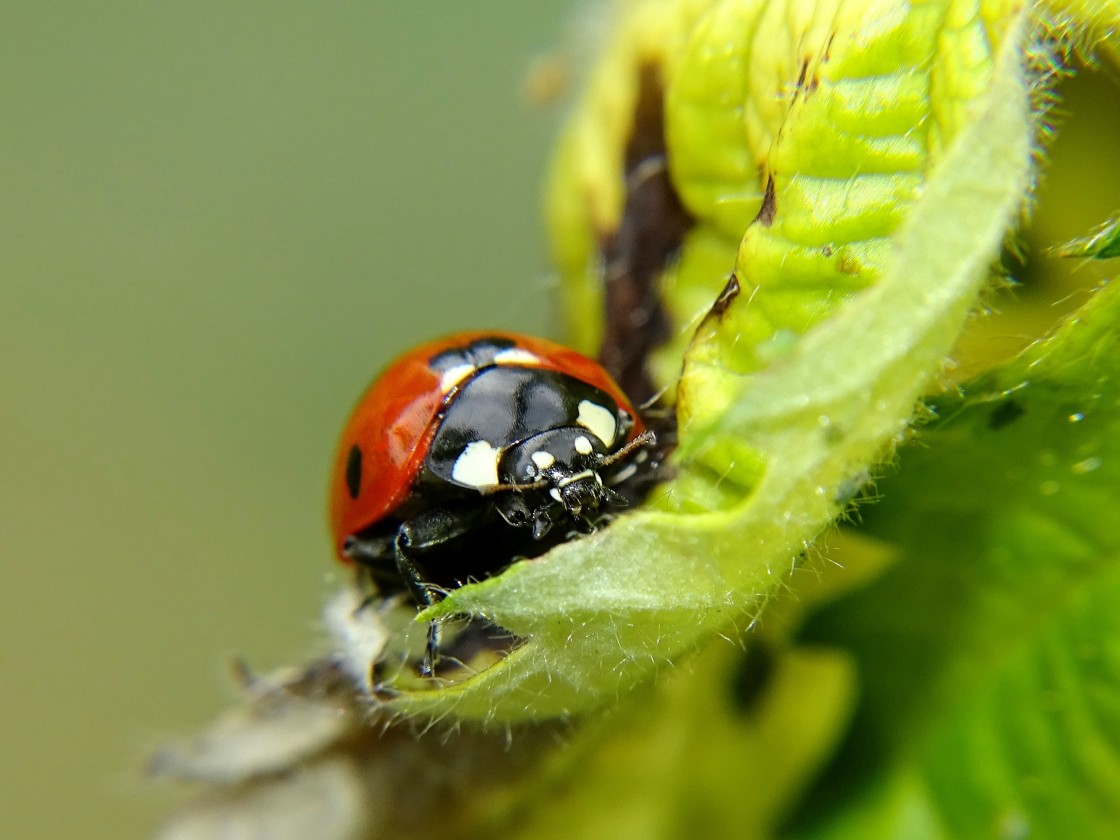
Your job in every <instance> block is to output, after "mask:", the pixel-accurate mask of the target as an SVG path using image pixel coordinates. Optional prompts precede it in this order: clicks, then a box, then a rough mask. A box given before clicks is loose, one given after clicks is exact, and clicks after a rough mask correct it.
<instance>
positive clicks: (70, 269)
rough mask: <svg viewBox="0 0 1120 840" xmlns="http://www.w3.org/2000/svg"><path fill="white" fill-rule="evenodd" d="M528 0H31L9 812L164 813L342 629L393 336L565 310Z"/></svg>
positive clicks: (9, 286)
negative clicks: (329, 478) (152, 766)
mask: <svg viewBox="0 0 1120 840" xmlns="http://www.w3.org/2000/svg"><path fill="white" fill-rule="evenodd" d="M571 14H572V6H571V4H570V3H569V2H567V0H555V2H553V1H551V0H550V2H544V3H542V2H536V3H525V4H516V3H514V4H510V3H494V2H490V3H485V2H484V3H477V2H476V3H470V4H446V3H445V4H438V6H433V5H432V4H422V3H415V4H388V3H373V2H368V0H367V2H320V3H294V2H276V0H270V2H260V1H259V0H256V1H255V2H240V3H226V2H221V3H219V2H211V1H210V0H204V1H201V2H192V3H176V4H170V3H160V4H157V3H120V2H106V3H96V4H92V3H91V4H80V3H51V2H6V3H4V4H2V5H0V78H2V79H3V82H2V83H0V90H2V92H0V103H2V109H0V113H2V119H3V123H2V126H0V173H2V175H0V190H2V198H0V231H2V233H0V236H2V239H3V243H2V246H0V348H2V349H0V382H2V392H0V474H2V475H3V480H2V482H0V554H2V558H3V559H2V562H3V566H2V568H3V586H0V615H2V616H3V626H2V629H3V632H2V641H0V645H2V650H3V680H4V685H5V689H6V690H5V691H4V692H3V695H2V698H0V719H2V720H3V722H4V724H3V730H4V735H3V750H2V757H0V776H2V782H0V785H2V788H3V790H4V801H5V805H4V807H2V808H0V837H4V838H31V837H52V838H53V837H71V836H80V837H87V838H96V837H113V838H120V837H131V836H144V835H145V834H147V833H148V831H149V830H150V829H149V827H150V826H151V825H153V824H154V822H155V820H156V819H157V816H158V814H159V813H160V812H161V810H162V809H164V808H165V807H166V802H167V799H168V796H167V794H166V793H160V792H159V790H158V789H157V790H156V792H155V793H153V791H152V789H151V787H150V786H149V785H147V783H145V782H144V781H143V779H142V775H141V773H140V770H139V768H140V766H141V765H142V762H143V760H144V758H145V756H146V754H147V753H148V752H149V751H150V749H151V747H152V746H153V745H154V744H155V743H156V742H157V741H159V740H160V739H161V738H162V737H164V736H166V735H168V734H171V733H176V732H182V731H189V730H190V729H191V728H192V727H195V726H198V725H200V724H202V723H203V722H205V721H207V720H208V719H209V718H210V717H211V716H212V715H213V714H214V713H216V712H217V711H218V710H219V709H221V708H222V707H223V706H224V705H226V703H227V702H228V700H229V698H230V697H231V696H232V690H231V689H230V688H229V684H228V681H227V679H226V675H225V662H226V660H227V658H228V657H229V656H230V655H233V654H244V655H245V656H246V657H247V658H248V659H249V661H250V662H251V663H252V664H254V665H256V666H257V667H259V668H262V669H268V668H271V667H274V666H276V665H280V664H284V663H289V662H294V661H298V660H301V659H303V658H305V657H306V656H307V655H308V654H310V653H311V652H312V651H314V650H317V649H318V647H319V645H320V643H321V634H320V632H319V630H318V628H317V627H316V621H317V616H318V611H319V607H320V604H321V602H322V600H323V597H324V595H325V594H326V593H327V592H328V591H330V590H331V587H332V586H333V585H335V584H337V583H338V582H339V580H340V579H341V577H340V576H338V575H336V574H335V571H334V566H333V563H332V558H331V553H330V548H329V544H328V540H327V537H326V531H325V521H324V520H325V510H324V508H325V500H324V499H325V488H324V485H325V481H326V471H327V468H328V466H329V464H328V462H329V460H330V457H331V455H332V451H333V447H334V443H335V435H336V433H337V432H338V431H339V429H340V427H341V424H342V422H343V420H344V419H345V415H346V414H347V412H348V411H349V409H350V406H351V404H352V402H353V401H354V400H355V399H356V398H357V396H358V394H359V392H360V391H361V389H362V388H363V387H364V386H365V384H366V383H367V381H368V380H369V378H370V377H371V376H372V375H373V374H374V372H375V371H376V370H377V368H378V367H379V366H380V365H381V364H383V363H384V362H385V361H387V359H388V357H389V356H390V355H391V354H393V353H395V352H397V351H399V350H401V349H403V348H405V347H407V346H408V345H409V344H411V343H413V342H414V341H416V340H418V339H420V338H424V337H429V336H432V335H434V334H439V333H441V332H444V331H448V330H452V329H459V328H465V327H470V326H501V327H508V328H516V329H522V330H528V331H541V330H545V329H546V328H547V324H548V322H549V310H548V306H549V303H548V302H549V289H548V285H549V279H548V274H547V260H546V254H545V249H544V245H543V234H542V224H541V222H540V213H539V212H538V208H539V206H540V184H541V181H542V180H543V175H544V168H545V161H546V159H547V154H548V148H549V145H550V143H551V139H552V137H553V136H554V134H555V131H556V126H557V124H558V122H559V120H560V116H561V114H560V113H558V112H554V113H547V114H542V113H540V112H535V111H534V110H533V109H531V108H529V107H527V106H526V105H525V104H523V100H522V97H521V96H520V86H521V85H522V82H523V80H524V77H525V73H526V70H527V68H528V67H529V65H530V64H531V62H532V60H533V59H534V58H535V57H536V56H538V55H539V54H540V53H541V52H542V51H545V50H547V49H548V48H550V47H551V46H553V45H554V44H556V43H558V42H559V41H562V40H563V38H564V33H565V32H570V30H571V23H572V21H571Z"/></svg>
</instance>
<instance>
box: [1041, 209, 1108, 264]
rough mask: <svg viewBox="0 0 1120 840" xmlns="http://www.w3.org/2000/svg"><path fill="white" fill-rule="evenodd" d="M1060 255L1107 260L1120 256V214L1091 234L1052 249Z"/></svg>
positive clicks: (1055, 253)
mask: <svg viewBox="0 0 1120 840" xmlns="http://www.w3.org/2000/svg"><path fill="white" fill-rule="evenodd" d="M1052 253H1053V254H1054V255H1056V256H1059V257H1088V258H1090V259H1097V260H1107V259H1111V258H1112V257H1120V216H1115V217H1113V218H1111V219H1109V220H1108V221H1107V222H1105V223H1104V224H1103V225H1101V226H1100V228H1099V229H1097V230H1096V231H1094V232H1093V233H1092V234H1090V235H1089V236H1085V237H1082V238H1080V239H1074V240H1073V241H1072V242H1067V243H1066V244H1064V245H1061V246H1059V247H1057V248H1054V249H1053V250H1052Z"/></svg>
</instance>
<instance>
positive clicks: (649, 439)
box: [598, 429, 657, 467]
mask: <svg viewBox="0 0 1120 840" xmlns="http://www.w3.org/2000/svg"><path fill="white" fill-rule="evenodd" d="M656 443H657V435H655V434H654V433H653V432H651V431H650V430H649V429H646V430H645V431H644V432H642V433H641V434H640V435H638V436H637V437H636V438H634V439H633V440H632V441H630V442H629V443H628V444H626V445H625V446H624V447H622V448H621V449H619V450H618V451H617V452H612V453H611V454H610V455H605V456H603V458H602V459H601V460H600V461H599V464H598V466H599V467H609V466H610V465H611V464H616V463H618V462H619V461H621V460H623V459H624V458H626V457H628V456H629V455H630V453H631V452H633V451H634V450H635V449H640V448H642V447H643V446H653V445H655V444H656Z"/></svg>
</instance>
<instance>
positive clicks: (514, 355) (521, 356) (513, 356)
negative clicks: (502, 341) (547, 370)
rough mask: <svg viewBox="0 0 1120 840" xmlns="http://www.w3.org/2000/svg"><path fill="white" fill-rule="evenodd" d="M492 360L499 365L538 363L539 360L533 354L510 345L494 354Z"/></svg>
mask: <svg viewBox="0 0 1120 840" xmlns="http://www.w3.org/2000/svg"><path fill="white" fill-rule="evenodd" d="M494 361H495V363H497V364H499V365H538V364H540V362H541V360H540V359H539V358H537V357H536V356H535V355H533V354H532V353H530V352H529V351H528V350H522V349H521V348H520V347H511V348H509V349H508V350H503V351H502V352H500V353H496V354H494Z"/></svg>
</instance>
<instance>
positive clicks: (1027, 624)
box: [794, 283, 1120, 840]
mask: <svg viewBox="0 0 1120 840" xmlns="http://www.w3.org/2000/svg"><path fill="white" fill-rule="evenodd" d="M1118 324H1120V285H1118V284H1115V283H1114V284H1112V285H1110V286H1109V287H1108V288H1107V289H1106V290H1105V291H1103V292H1100V293H1098V295H1097V296H1096V297H1095V299H1094V300H1092V301H1091V303H1090V304H1089V305H1087V306H1086V307H1084V308H1083V309H1082V310H1081V311H1080V312H1079V313H1078V315H1077V317H1076V319H1075V320H1074V321H1072V322H1070V323H1069V324H1067V325H1066V326H1065V327H1064V329H1063V330H1061V331H1060V332H1059V333H1058V334H1057V335H1056V336H1055V337H1054V338H1052V339H1050V340H1049V341H1047V342H1045V343H1042V344H1039V345H1036V346H1035V347H1034V348H1032V349H1031V350H1029V351H1028V352H1027V353H1026V354H1025V355H1024V356H1023V357H1022V358H1020V359H1019V360H1017V361H1015V362H1014V363H1012V364H1011V365H1009V366H1008V367H1007V368H1006V369H1005V370H1002V371H1000V372H998V373H997V374H994V375H991V376H988V377H985V378H983V379H981V380H980V381H977V382H974V383H971V384H970V385H968V386H967V387H966V388H965V389H964V393H963V395H953V396H949V397H945V398H943V399H941V400H939V401H938V402H937V403H936V406H935V408H936V413H937V417H938V419H937V420H936V422H934V423H933V424H931V425H930V426H929V427H927V428H926V429H924V430H923V432H922V437H921V440H922V444H921V446H920V447H913V448H910V449H908V450H906V451H905V452H904V453H902V456H901V459H900V460H901V463H900V469H899V471H898V473H897V474H896V475H894V476H891V477H890V478H887V479H885V480H884V481H882V482H881V484H880V487H879V490H880V491H881V495H882V499H883V500H882V501H881V502H880V503H879V504H877V505H874V506H872V507H869V508H867V509H866V510H865V511H864V515H863V519H864V524H863V530H864V531H865V533H867V534H870V535H873V536H876V537H878V538H880V539H882V540H884V541H888V542H889V543H890V544H892V545H893V546H895V547H896V549H897V552H898V561H897V562H896V563H895V565H893V566H892V567H891V570H890V571H889V572H887V573H886V574H885V575H883V577H882V578H881V579H879V580H878V581H876V582H875V583H874V584H872V585H871V586H869V587H868V588H866V589H865V590H863V591H861V592H859V593H857V594H854V595H852V596H850V597H847V598H845V599H843V600H841V601H839V602H838V603H836V604H834V605H832V606H830V607H828V608H825V609H824V610H822V611H821V612H820V613H819V614H818V615H817V616H816V617H815V618H814V619H813V620H812V621H811V622H810V623H809V625H808V626H807V628H806V629H805V631H804V633H803V641H805V642H808V643H815V644H827V645H830V646H832V645H838V646H842V649H843V650H844V651H845V652H847V653H849V654H851V655H852V656H853V657H854V658H855V660H856V662H857V665H858V669H859V672H860V673H861V675H862V676H861V680H862V691H863V699H862V702H861V705H860V708H859V711H858V713H857V715H856V717H855V720H854V723H853V725H852V727H851V731H850V733H849V735H848V738H847V740H846V743H845V746H844V747H843V749H842V750H841V751H840V752H839V754H838V756H837V757H836V759H835V761H834V762H833V764H832V766H831V767H830V769H829V771H828V773H827V774H826V776H825V777H824V779H823V780H822V781H821V783H820V784H819V785H818V787H817V789H816V791H815V793H814V794H812V795H811V796H810V797H808V799H807V801H806V802H804V803H802V805H801V806H799V809H798V810H799V813H800V814H801V816H802V821H801V828H800V830H799V831H796V832H794V834H795V836H797V837H804V838H824V837H828V838H848V837H870V836H875V837H884V838H885V837H897V838H913V837H928V838H937V840H941V838H962V837H992V836H1000V837H1028V836H1029V837H1031V838H1070V837H1078V838H1098V837H1099V838H1102V840H1103V839H1104V838H1114V837H1116V830H1117V826H1120V529H1118V528H1117V527H1116V518H1115V517H1116V510H1117V509H1118V507H1120V353H1118V352H1117V350H1118V348H1120V329H1118V327H1117V325H1118Z"/></svg>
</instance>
